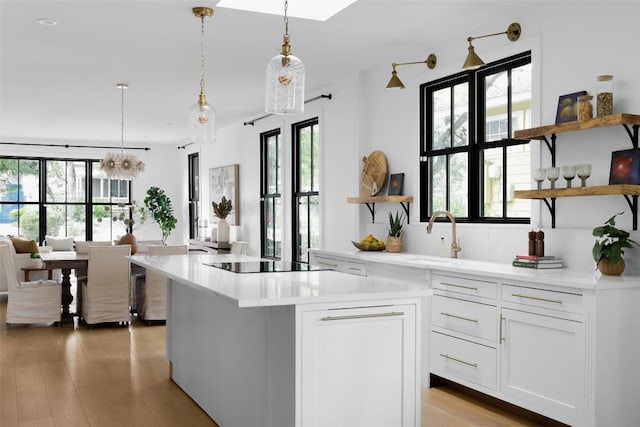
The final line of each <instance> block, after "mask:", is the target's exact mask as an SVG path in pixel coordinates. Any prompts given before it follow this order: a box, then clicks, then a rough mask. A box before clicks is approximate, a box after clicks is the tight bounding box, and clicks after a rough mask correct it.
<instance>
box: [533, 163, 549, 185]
mask: <svg viewBox="0 0 640 427" xmlns="http://www.w3.org/2000/svg"><path fill="white" fill-rule="evenodd" d="M546 175H547V170H546V169H545V168H535V169H534V170H533V179H534V180H535V181H536V184H537V185H536V187H537V188H538V190H541V189H542V183H543V182H544V179H545V178H546Z"/></svg>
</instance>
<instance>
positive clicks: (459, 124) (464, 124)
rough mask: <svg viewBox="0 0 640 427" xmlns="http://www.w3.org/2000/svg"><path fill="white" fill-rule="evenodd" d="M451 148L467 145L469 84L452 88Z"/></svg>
mask: <svg viewBox="0 0 640 427" xmlns="http://www.w3.org/2000/svg"><path fill="white" fill-rule="evenodd" d="M453 100H454V106H453V117H454V122H453V146H454V147H463V146H465V145H469V84H468V83H463V84H459V85H456V86H454V88H453Z"/></svg>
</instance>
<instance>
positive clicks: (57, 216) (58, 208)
mask: <svg viewBox="0 0 640 427" xmlns="http://www.w3.org/2000/svg"><path fill="white" fill-rule="evenodd" d="M65 225H66V209H65V205H53V204H49V205H47V233H46V234H47V236H65V232H66V230H65Z"/></svg>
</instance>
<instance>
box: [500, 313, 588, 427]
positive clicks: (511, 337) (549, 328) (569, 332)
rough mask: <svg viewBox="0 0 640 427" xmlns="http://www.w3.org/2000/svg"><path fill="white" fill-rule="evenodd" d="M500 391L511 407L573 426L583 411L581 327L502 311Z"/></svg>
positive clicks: (564, 321) (582, 331) (548, 318)
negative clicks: (506, 397)
mask: <svg viewBox="0 0 640 427" xmlns="http://www.w3.org/2000/svg"><path fill="white" fill-rule="evenodd" d="M501 321H502V322H503V323H502V325H501V326H502V328H501V337H500V338H502V340H501V341H502V346H501V347H502V350H501V356H502V361H501V362H502V363H501V385H500V386H501V390H502V392H503V393H504V394H505V395H506V396H510V397H512V398H515V399H511V401H513V402H514V403H516V404H518V405H521V406H524V407H525V408H527V409H530V410H533V411H535V412H539V413H541V414H543V415H546V416H548V417H551V418H555V419H557V420H560V421H563V422H566V423H569V424H575V422H576V416H578V414H579V413H582V412H584V409H585V406H584V396H585V385H584V378H585V372H586V368H585V345H584V327H583V324H582V323H581V322H576V321H572V320H565V319H560V318H555V317H549V316H542V315H537V314H531V313H526V312H522V311H517V310H510V309H502V319H501Z"/></svg>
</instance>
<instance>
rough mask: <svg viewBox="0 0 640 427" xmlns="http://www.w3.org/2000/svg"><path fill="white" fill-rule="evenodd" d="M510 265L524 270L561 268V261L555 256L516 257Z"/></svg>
mask: <svg viewBox="0 0 640 427" xmlns="http://www.w3.org/2000/svg"><path fill="white" fill-rule="evenodd" d="M511 264H513V266H514V267H525V268H562V259H561V258H558V257H556V256H535V255H516V258H515V259H514V260H513V262H512V263H511Z"/></svg>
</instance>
